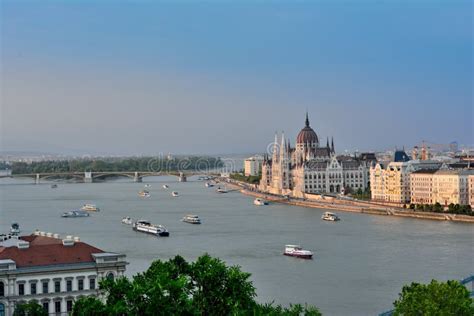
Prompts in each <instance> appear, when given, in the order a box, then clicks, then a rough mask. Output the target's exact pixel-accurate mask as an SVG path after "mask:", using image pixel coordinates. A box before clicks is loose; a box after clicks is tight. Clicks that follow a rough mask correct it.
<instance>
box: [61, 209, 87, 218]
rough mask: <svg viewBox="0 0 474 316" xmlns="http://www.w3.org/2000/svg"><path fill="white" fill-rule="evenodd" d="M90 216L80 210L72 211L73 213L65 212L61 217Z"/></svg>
mask: <svg viewBox="0 0 474 316" xmlns="http://www.w3.org/2000/svg"><path fill="white" fill-rule="evenodd" d="M89 216H90V214H89V213H88V212H87V211H82V210H73V211H67V212H64V213H63V215H61V217H65V218H75V217H89Z"/></svg>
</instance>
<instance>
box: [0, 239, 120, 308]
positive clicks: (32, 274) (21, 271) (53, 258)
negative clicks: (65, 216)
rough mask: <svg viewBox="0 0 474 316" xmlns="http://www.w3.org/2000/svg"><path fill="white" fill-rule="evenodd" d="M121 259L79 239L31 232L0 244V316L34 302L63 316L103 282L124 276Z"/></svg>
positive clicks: (93, 293) (117, 255)
mask: <svg viewBox="0 0 474 316" xmlns="http://www.w3.org/2000/svg"><path fill="white" fill-rule="evenodd" d="M126 265H127V262H126V261H125V255H123V254H117V253H111V252H105V251H103V250H100V249H98V248H96V247H94V246H91V245H88V244H86V243H84V242H81V241H80V239H79V238H78V237H72V236H67V237H66V238H64V239H61V238H60V237H59V235H57V234H51V233H44V232H38V231H37V232H35V233H34V234H32V235H29V236H8V237H4V238H3V240H1V241H0V316H11V315H13V313H14V310H15V306H16V305H17V304H20V303H28V302H30V301H35V302H37V303H38V304H40V305H42V306H43V308H44V309H45V310H46V311H47V312H48V313H49V314H51V315H68V313H69V312H71V311H72V307H73V304H74V301H75V300H77V299H78V298H80V297H82V296H89V295H97V294H98V292H97V290H98V284H99V281H100V280H101V279H103V278H116V277H119V276H123V273H124V272H125V267H126Z"/></svg>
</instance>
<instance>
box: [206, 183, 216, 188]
mask: <svg viewBox="0 0 474 316" xmlns="http://www.w3.org/2000/svg"><path fill="white" fill-rule="evenodd" d="M205 185H206V188H212V187H213V186H214V184H212V183H210V182H206V184H205Z"/></svg>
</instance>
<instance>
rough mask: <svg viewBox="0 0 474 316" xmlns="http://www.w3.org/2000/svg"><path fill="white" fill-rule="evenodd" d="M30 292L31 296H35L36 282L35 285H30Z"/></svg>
mask: <svg viewBox="0 0 474 316" xmlns="http://www.w3.org/2000/svg"><path fill="white" fill-rule="evenodd" d="M30 292H31V294H32V295H34V294H36V282H35V283H31V285H30Z"/></svg>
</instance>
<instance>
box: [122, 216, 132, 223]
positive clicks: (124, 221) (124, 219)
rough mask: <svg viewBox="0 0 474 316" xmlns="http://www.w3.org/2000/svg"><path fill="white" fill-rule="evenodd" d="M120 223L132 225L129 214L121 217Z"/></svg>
mask: <svg viewBox="0 0 474 316" xmlns="http://www.w3.org/2000/svg"><path fill="white" fill-rule="evenodd" d="M122 224H125V225H132V224H133V220H132V219H131V218H130V216H126V217H124V218H122Z"/></svg>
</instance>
